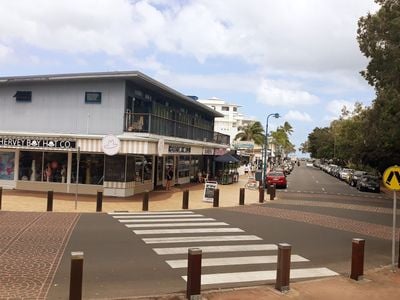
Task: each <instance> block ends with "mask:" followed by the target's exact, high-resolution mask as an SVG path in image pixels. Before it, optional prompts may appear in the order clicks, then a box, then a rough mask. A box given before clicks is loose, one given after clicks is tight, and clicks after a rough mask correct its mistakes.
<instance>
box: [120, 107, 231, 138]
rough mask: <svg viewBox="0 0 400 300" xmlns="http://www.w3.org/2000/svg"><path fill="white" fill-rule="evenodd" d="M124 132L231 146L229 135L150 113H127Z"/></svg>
mask: <svg viewBox="0 0 400 300" xmlns="http://www.w3.org/2000/svg"><path fill="white" fill-rule="evenodd" d="M124 131H127V132H145V133H153V134H158V135H164V136H173V137H179V138H183V139H189V140H196V141H203V142H210V143H216V144H221V145H229V135H226V134H222V133H219V132H214V131H211V130H206V129H203V128H200V127H196V126H192V125H188V124H185V123H182V122H179V121H175V120H171V119H166V118H162V117H159V116H155V115H153V114H148V113H146V114H142V113H125V120H124Z"/></svg>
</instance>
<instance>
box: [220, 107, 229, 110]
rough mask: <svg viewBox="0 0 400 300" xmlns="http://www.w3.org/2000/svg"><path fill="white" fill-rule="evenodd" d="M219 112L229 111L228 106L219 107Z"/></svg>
mask: <svg viewBox="0 0 400 300" xmlns="http://www.w3.org/2000/svg"><path fill="white" fill-rule="evenodd" d="M221 110H222V111H229V106H222V107H221Z"/></svg>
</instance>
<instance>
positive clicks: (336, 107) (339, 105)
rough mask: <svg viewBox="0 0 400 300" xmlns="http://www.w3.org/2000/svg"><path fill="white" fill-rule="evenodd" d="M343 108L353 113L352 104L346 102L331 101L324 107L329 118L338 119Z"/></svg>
mask: <svg viewBox="0 0 400 300" xmlns="http://www.w3.org/2000/svg"><path fill="white" fill-rule="evenodd" d="M343 107H346V109H347V110H349V111H353V109H354V102H350V101H347V100H332V101H330V102H328V104H327V105H326V110H327V111H328V112H329V113H330V114H331V116H333V117H335V118H338V117H339V116H340V115H341V112H342V109H343Z"/></svg>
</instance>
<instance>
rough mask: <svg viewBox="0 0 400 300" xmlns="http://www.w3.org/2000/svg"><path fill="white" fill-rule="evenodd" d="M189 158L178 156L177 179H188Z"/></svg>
mask: <svg viewBox="0 0 400 300" xmlns="http://www.w3.org/2000/svg"><path fill="white" fill-rule="evenodd" d="M189 174H190V156H186V155H185V156H184V155H182V156H179V163H178V177H179V178H182V177H189V176H190V175H189Z"/></svg>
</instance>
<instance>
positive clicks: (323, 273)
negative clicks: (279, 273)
mask: <svg viewBox="0 0 400 300" xmlns="http://www.w3.org/2000/svg"><path fill="white" fill-rule="evenodd" d="M336 275H339V274H338V273H336V272H333V271H332V270H329V269H328V268H309V269H291V270H290V278H291V279H298V278H311V277H327V276H336ZM182 278H183V279H184V280H185V281H187V276H182ZM267 280H276V271H275V270H273V271H253V272H235V273H217V274H207V275H201V284H202V285H206V284H220V283H232V282H251V281H267Z"/></svg>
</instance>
